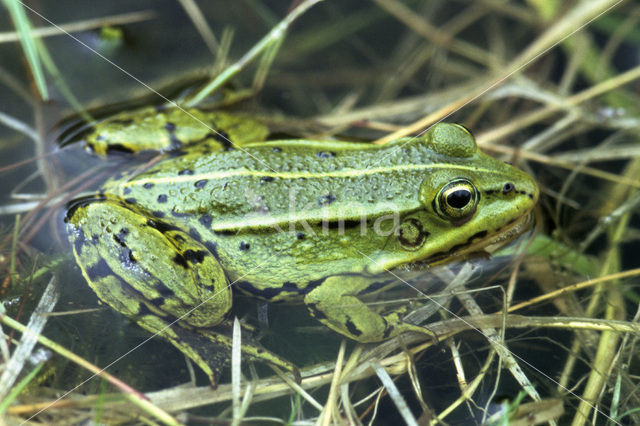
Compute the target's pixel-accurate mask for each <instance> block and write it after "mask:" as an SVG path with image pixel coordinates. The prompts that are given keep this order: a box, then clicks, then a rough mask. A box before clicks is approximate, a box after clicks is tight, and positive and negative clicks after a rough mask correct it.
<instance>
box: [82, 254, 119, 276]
mask: <svg viewBox="0 0 640 426" xmlns="http://www.w3.org/2000/svg"><path fill="white" fill-rule="evenodd" d="M87 275H88V276H89V278H91V280H98V279H100V278H104V277H109V276H112V275H116V274H115V273H114V272H113V269H111V267H110V266H109V265H108V264H107V261H106V260H104V259H102V258H101V259H100V260H99V261H98V262H97V263H96V264H95V265H93V266H90V267H89V268H87Z"/></svg>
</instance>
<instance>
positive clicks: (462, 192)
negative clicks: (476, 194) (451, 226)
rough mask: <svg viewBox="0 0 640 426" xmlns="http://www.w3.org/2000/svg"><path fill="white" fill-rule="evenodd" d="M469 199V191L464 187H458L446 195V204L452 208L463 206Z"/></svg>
mask: <svg viewBox="0 0 640 426" xmlns="http://www.w3.org/2000/svg"><path fill="white" fill-rule="evenodd" d="M469 201H471V193H470V192H469V191H467V190H466V189H458V190H457V191H453V192H452V193H450V194H448V195H447V204H449V206H451V207H453V208H454V209H461V208H464V207H465V206H466V205H467V204H469Z"/></svg>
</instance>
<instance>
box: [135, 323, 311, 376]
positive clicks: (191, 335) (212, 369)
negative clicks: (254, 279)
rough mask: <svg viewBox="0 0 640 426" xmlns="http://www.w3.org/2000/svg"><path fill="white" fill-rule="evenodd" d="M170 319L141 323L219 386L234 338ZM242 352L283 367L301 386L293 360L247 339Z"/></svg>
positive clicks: (298, 373)
mask: <svg viewBox="0 0 640 426" xmlns="http://www.w3.org/2000/svg"><path fill="white" fill-rule="evenodd" d="M168 320H169V319H168V318H165V319H163V318H160V317H158V316H153V317H151V318H145V319H144V320H143V319H142V318H140V319H139V321H140V322H139V324H140V326H142V327H143V328H145V329H147V330H148V331H150V332H152V333H154V334H157V335H160V336H162V337H164V338H165V339H167V340H168V341H169V342H171V344H173V346H175V347H176V348H177V349H178V350H179V351H180V352H182V353H183V354H184V355H185V356H187V357H188V358H189V359H191V360H192V361H193V362H194V363H195V364H196V365H197V366H198V367H200V369H201V370H202V371H203V372H204V373H205V374H206V375H207V377H208V378H209V382H210V383H211V386H212V387H213V388H215V387H216V386H217V382H218V380H217V378H218V376H219V375H220V372H221V371H222V368H223V366H225V365H228V363H229V354H230V348H231V346H232V344H233V339H232V338H231V337H229V336H228V335H226V333H225V334H223V333H220V332H217V331H213V330H210V329H191V328H185V327H181V326H179V325H177V324H171V323H169V322H167V321H168ZM219 327H221V328H223V331H225V332H229V333H230V331H231V326H230V325H228V324H221V325H220V326H219ZM227 328H228V330H227ZM242 352H243V354H244V355H247V356H249V357H251V358H254V359H257V360H259V361H263V362H266V363H268V364H271V365H274V366H276V367H279V368H282V369H284V370H285V371H287V372H289V373H291V374H292V375H293V377H294V379H295V380H296V382H297V383H300V381H301V377H300V372H299V371H298V368H297V367H296V366H295V365H293V364H292V363H290V362H289V361H287V360H285V359H282V358H281V357H279V356H278V355H276V354H274V353H273V352H270V351H268V350H266V349H264V348H262V347H261V346H260V345H258V344H255V343H253V342H251V341H249V340H247V339H243V341H242Z"/></svg>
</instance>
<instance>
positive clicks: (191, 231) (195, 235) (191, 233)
mask: <svg viewBox="0 0 640 426" xmlns="http://www.w3.org/2000/svg"><path fill="white" fill-rule="evenodd" d="M189 236H190V237H191V238H193V239H194V240H196V241H198V242H200V241H202V237H200V233H199V232H198V230H197V229H196V228H189Z"/></svg>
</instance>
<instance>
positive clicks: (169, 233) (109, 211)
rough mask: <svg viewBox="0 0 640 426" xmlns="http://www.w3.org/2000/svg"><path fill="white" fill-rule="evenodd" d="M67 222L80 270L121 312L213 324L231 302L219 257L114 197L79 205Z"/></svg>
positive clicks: (174, 229)
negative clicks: (144, 312) (145, 312)
mask: <svg viewBox="0 0 640 426" xmlns="http://www.w3.org/2000/svg"><path fill="white" fill-rule="evenodd" d="M68 222H69V226H70V228H71V229H70V235H71V237H70V239H71V242H72V245H73V251H74V254H75V257H76V260H77V262H78V264H79V265H80V267H81V269H82V272H83V274H84V275H85V277H86V278H87V281H88V282H89V284H90V285H91V287H92V288H93V290H94V291H95V292H96V293H97V294H98V296H99V297H100V298H101V299H102V300H104V301H105V302H107V303H108V304H110V305H111V306H112V307H114V308H115V309H117V310H118V311H120V312H122V313H124V314H126V315H129V316H131V315H140V312H141V311H147V312H148V311H149V310H150V311H151V312H152V313H153V314H155V315H160V316H165V317H169V318H172V317H173V318H180V320H181V321H182V322H185V323H188V324H190V325H192V326H196V327H210V326H213V325H215V324H217V323H219V322H220V321H221V320H222V319H223V318H224V316H225V315H226V314H227V312H228V311H229V309H230V308H231V303H232V299H231V289H230V288H229V287H228V285H227V280H226V278H225V275H224V272H223V270H222V268H221V267H220V265H219V263H218V261H217V260H216V259H215V257H214V256H213V255H212V254H211V252H209V251H208V250H207V249H206V247H204V246H203V245H202V244H201V243H199V242H198V241H196V240H194V239H192V238H191V237H190V236H189V234H188V233H186V232H184V231H182V230H180V229H179V228H176V227H174V226H171V225H168V224H164V223H162V222H159V221H158V220H156V219H155V218H154V219H150V218H148V217H147V216H146V215H145V214H143V213H141V212H139V211H136V210H133V209H132V208H131V207H129V206H128V205H126V204H124V203H121V202H120V201H118V200H111V199H108V200H106V201H100V202H98V201H96V202H92V203H89V204H86V205H83V206H80V207H77V208H76V209H75V210H74V211H73V212H72V213H70V217H69V220H68ZM143 305H144V306H143ZM194 308H195V309H194ZM138 322H141V320H138Z"/></svg>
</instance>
